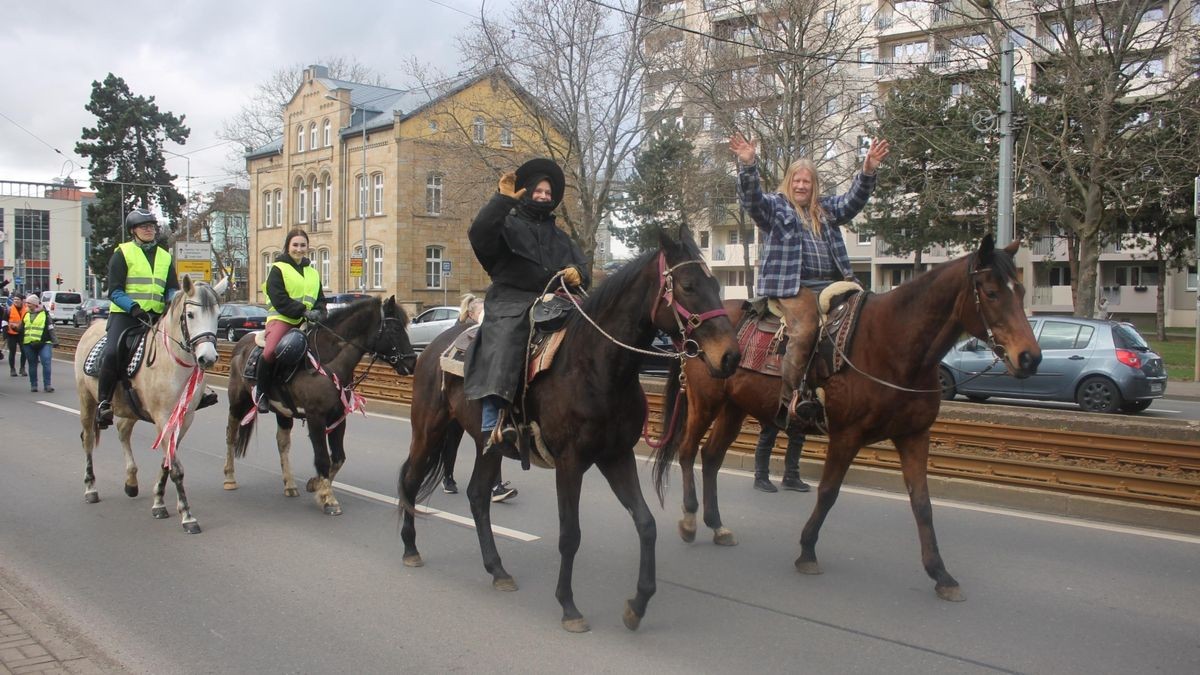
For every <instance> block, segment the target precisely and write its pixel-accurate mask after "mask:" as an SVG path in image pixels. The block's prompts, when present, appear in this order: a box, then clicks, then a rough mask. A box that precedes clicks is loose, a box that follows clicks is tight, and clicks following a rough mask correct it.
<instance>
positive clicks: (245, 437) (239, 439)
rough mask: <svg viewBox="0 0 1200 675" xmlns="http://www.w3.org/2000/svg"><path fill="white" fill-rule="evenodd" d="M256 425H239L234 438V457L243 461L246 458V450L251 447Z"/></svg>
mask: <svg viewBox="0 0 1200 675" xmlns="http://www.w3.org/2000/svg"><path fill="white" fill-rule="evenodd" d="M255 426H256V425H254V424H239V425H238V427H237V431H235V432H234V437H233V456H234V457H237V458H238V459H241V458H243V457H245V456H246V448H248V447H250V437H251V436H253V435H254V427H255Z"/></svg>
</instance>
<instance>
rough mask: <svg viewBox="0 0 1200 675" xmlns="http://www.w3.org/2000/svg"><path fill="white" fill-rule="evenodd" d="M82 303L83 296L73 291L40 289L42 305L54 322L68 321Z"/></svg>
mask: <svg viewBox="0 0 1200 675" xmlns="http://www.w3.org/2000/svg"><path fill="white" fill-rule="evenodd" d="M82 304H83V296H82V295H80V294H79V293H76V292H75V291H42V306H43V307H45V308H46V311H47V312H50V320H51V321H53V322H54V323H64V324H65V323H70V322H71V319H72V318H73V317H74V316H75V310H77V309H79V306H80V305H82Z"/></svg>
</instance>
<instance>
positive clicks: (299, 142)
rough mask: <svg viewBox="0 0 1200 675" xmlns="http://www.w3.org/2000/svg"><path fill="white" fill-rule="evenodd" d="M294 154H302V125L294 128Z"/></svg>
mask: <svg viewBox="0 0 1200 675" xmlns="http://www.w3.org/2000/svg"><path fill="white" fill-rule="evenodd" d="M296 152H304V125H303V124H300V125H297V127H296Z"/></svg>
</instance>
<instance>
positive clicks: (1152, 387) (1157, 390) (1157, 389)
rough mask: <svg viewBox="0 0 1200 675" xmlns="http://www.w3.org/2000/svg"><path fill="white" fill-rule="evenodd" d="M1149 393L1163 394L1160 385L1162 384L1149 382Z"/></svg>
mask: <svg viewBox="0 0 1200 675" xmlns="http://www.w3.org/2000/svg"><path fill="white" fill-rule="evenodd" d="M1150 393H1151V394H1161V393H1163V385H1162V382H1151V383H1150Z"/></svg>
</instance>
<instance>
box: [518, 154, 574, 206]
mask: <svg viewBox="0 0 1200 675" xmlns="http://www.w3.org/2000/svg"><path fill="white" fill-rule="evenodd" d="M534 176H545V177H546V178H548V179H549V180H550V194H551V196H553V197H554V203H555V204H559V203H561V202H562V199H563V193H565V192H566V190H567V179H566V178H565V177H564V176H563V170H562V167H560V166H559V165H558V164H556V163H555V162H554V160H552V159H549V158H547V157H538V158H537V159H531V160H529V161H528V162H525V163H524V164H522V165H521V166H520V167H518V168H517V187H518V188H523V187H524V188H528V187H529V186H527V185H526V183H528V182H529V179H531V178H533V177H534ZM531 191H532V190H531Z"/></svg>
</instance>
